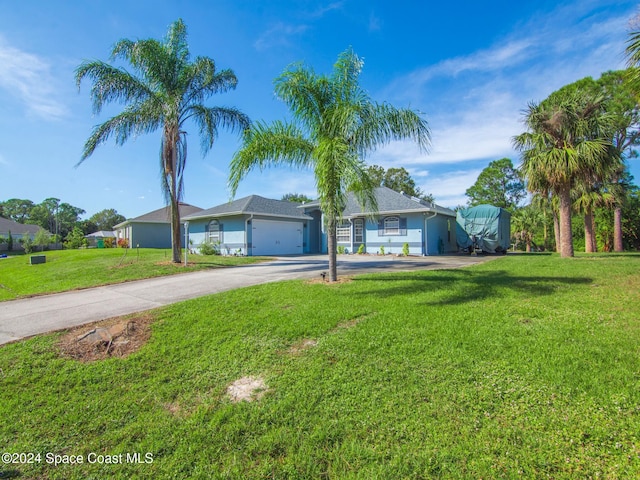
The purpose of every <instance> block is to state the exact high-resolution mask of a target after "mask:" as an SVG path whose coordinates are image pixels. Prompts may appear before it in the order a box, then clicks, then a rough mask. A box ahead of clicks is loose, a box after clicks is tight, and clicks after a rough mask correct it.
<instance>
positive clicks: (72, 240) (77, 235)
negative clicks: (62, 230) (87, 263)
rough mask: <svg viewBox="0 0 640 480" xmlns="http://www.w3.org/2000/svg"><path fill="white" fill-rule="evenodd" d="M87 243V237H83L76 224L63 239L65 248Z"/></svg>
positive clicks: (78, 246)
mask: <svg viewBox="0 0 640 480" xmlns="http://www.w3.org/2000/svg"><path fill="white" fill-rule="evenodd" d="M87 244H88V242H87V239H86V238H84V233H83V232H82V230H80V227H78V226H75V227H73V230H72V231H71V232H69V234H68V235H67V236H66V238H65V239H64V246H65V248H80V247H86V246H87Z"/></svg>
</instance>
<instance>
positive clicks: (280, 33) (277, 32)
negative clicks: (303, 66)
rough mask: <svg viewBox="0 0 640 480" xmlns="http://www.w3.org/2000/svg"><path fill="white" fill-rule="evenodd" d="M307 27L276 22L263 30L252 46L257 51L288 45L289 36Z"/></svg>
mask: <svg viewBox="0 0 640 480" xmlns="http://www.w3.org/2000/svg"><path fill="white" fill-rule="evenodd" d="M308 29H309V26H308V25H288V24H286V23H283V22H278V23H276V24H275V25H273V26H272V27H271V28H269V29H268V30H267V31H266V32H264V33H263V34H262V35H261V36H260V38H258V40H256V41H255V43H254V44H253V46H254V47H255V48H256V50H258V51H264V50H268V49H270V48H273V47H277V46H288V45H290V44H291V38H292V37H296V36H298V35H301V34H303V33H304V32H306V31H307V30H308Z"/></svg>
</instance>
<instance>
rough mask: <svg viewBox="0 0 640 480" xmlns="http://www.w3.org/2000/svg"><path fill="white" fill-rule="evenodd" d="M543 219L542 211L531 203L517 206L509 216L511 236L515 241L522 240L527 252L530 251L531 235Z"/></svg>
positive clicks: (532, 235)
mask: <svg viewBox="0 0 640 480" xmlns="http://www.w3.org/2000/svg"><path fill="white" fill-rule="evenodd" d="M543 221H544V218H543V216H542V212H541V211H540V210H539V209H538V208H536V207H534V206H533V205H527V206H526V207H522V208H519V209H518V210H516V211H515V212H514V213H513V216H512V218H511V228H512V230H513V236H514V237H515V239H516V240H517V241H520V242H524V244H525V251H526V252H527V253H529V252H531V244H532V242H533V237H534V235H535V233H536V230H538V229H539V228H540V225H541V224H542V223H543Z"/></svg>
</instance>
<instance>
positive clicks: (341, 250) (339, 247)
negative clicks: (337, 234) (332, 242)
mask: <svg viewBox="0 0 640 480" xmlns="http://www.w3.org/2000/svg"><path fill="white" fill-rule="evenodd" d="M346 251H347V249H346V248H345V247H344V245H338V253H339V254H340V255H342V254H343V253H344V252H346Z"/></svg>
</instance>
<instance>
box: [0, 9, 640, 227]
mask: <svg viewBox="0 0 640 480" xmlns="http://www.w3.org/2000/svg"><path fill="white" fill-rule="evenodd" d="M0 11H2V15H0V113H1V114H0V131H1V132H2V134H1V135H0V200H7V199H9V198H28V199H30V200H32V201H34V202H36V203H39V202H41V201H42V200H44V199H45V198H47V197H57V198H60V199H61V200H62V201H64V202H68V203H70V204H72V205H75V206H78V207H81V208H83V209H85V210H86V212H87V213H86V215H85V218H87V217H89V216H90V215H92V214H94V213H96V212H98V211H100V210H102V209H105V208H115V209H116V210H117V211H118V212H119V213H121V214H123V215H124V216H126V217H128V218H131V217H135V216H138V215H141V214H143V213H145V212H148V211H151V210H154V209H156V208H160V207H162V206H163V205H164V200H163V196H162V194H161V190H160V177H159V160H158V152H159V148H160V132H157V133H155V134H149V135H145V136H141V137H139V138H137V139H135V140H131V141H129V142H128V143H127V144H126V145H124V146H122V147H118V146H115V144H112V143H109V144H106V145H103V146H101V147H99V148H98V150H97V151H96V152H95V153H94V155H92V156H91V157H90V158H89V159H87V160H86V161H85V162H84V163H83V164H82V165H80V166H79V167H77V168H74V165H75V164H76V163H77V162H78V161H79V159H80V155H81V152H82V147H83V144H84V142H85V140H86V139H87V137H88V136H89V135H90V133H91V130H92V128H93V126H94V125H96V124H98V123H101V122H103V121H104V120H106V119H107V118H108V117H109V116H110V115H113V114H114V113H116V112H118V111H119V108H120V107H119V106H117V105H115V106H113V107H110V108H105V109H104V110H103V112H102V113H101V115H99V116H93V115H92V111H91V103H90V99H89V89H90V84H89V83H84V84H83V85H82V87H81V90H80V92H78V89H77V88H76V86H75V82H74V70H75V68H76V67H77V66H78V65H79V64H80V62H82V61H83V60H86V59H101V60H107V59H108V55H109V52H110V49H111V46H112V45H113V44H114V42H115V41H116V40H118V39H121V38H130V39H135V38H150V37H153V38H157V39H161V38H163V36H164V34H165V33H166V31H167V27H168V26H169V25H170V24H171V23H172V22H173V21H175V20H176V19H177V18H182V19H183V20H184V21H185V23H186V25H187V27H188V32H189V36H188V40H189V45H190V50H191V53H192V55H193V56H196V55H204V56H208V57H211V58H213V59H214V60H215V61H216V64H217V66H218V68H231V69H233V70H234V71H235V73H236V75H237V77H238V80H239V82H238V87H237V89H236V90H235V91H234V92H231V93H227V94H223V95H218V96H215V97H212V98H211V99H210V100H209V102H208V103H209V105H224V106H236V107H238V108H240V109H242V110H243V111H244V112H245V113H246V114H248V115H249V116H250V117H251V118H252V119H253V120H260V119H261V120H266V121H269V120H275V119H285V118H287V115H288V114H287V111H286V109H285V108H284V106H283V105H282V104H281V103H280V102H279V101H278V100H277V99H275V98H274V96H273V79H274V78H275V77H276V76H277V75H278V74H280V73H281V72H282V70H283V69H284V68H285V67H286V66H287V65H288V64H290V63H292V62H297V61H303V62H305V63H307V64H308V65H310V66H312V67H313V68H314V69H315V71H316V72H327V73H328V72H330V70H331V68H332V65H333V63H334V61H335V59H336V57H337V55H338V54H339V53H340V52H341V51H343V50H345V49H346V48H348V47H349V46H351V47H353V49H354V50H355V52H356V53H357V54H358V55H360V56H361V57H363V59H364V62H365V64H364V69H363V72H362V75H361V85H362V86H363V87H364V88H365V89H367V91H368V92H369V94H370V95H371V97H372V98H373V99H374V100H376V101H379V102H382V101H388V102H390V103H392V104H394V105H395V106H397V107H410V108H412V109H415V110H419V111H421V112H424V115H425V117H426V119H427V120H428V122H429V124H430V127H431V130H432V134H433V146H432V148H431V151H430V153H429V154H427V155H425V154H421V153H420V152H419V151H418V150H417V149H416V148H415V146H414V145H412V144H410V143H405V142H397V143H392V144H390V145H388V146H386V147H385V148H382V149H380V150H378V151H376V152H375V153H373V154H372V155H370V156H369V157H368V158H367V159H366V160H367V162H368V163H370V164H378V165H382V166H384V167H385V168H389V167H405V168H406V169H407V170H409V172H410V173H411V174H412V176H413V178H414V179H415V180H416V183H417V184H418V185H419V186H420V188H422V189H423V190H424V191H425V192H429V193H432V194H433V195H434V196H435V198H436V202H437V203H439V204H441V205H444V206H449V207H455V206H456V205H459V204H464V203H466V197H465V196H464V192H465V190H466V189H467V188H468V187H469V186H471V185H472V184H473V183H474V182H475V180H476V179H477V176H478V174H479V173H480V172H481V171H482V169H483V168H485V167H486V166H487V165H488V164H489V162H490V161H492V160H496V159H499V158H502V157H505V156H506V157H510V158H511V159H512V160H513V161H514V164H516V165H517V164H519V158H518V155H517V153H516V152H514V151H513V149H512V146H511V138H512V137H513V136H514V135H516V134H518V133H521V132H522V131H523V125H522V111H523V110H524V109H525V108H526V106H527V104H528V102H531V101H540V100H543V99H544V98H546V97H547V96H548V95H549V94H550V93H551V92H552V91H554V90H556V89H558V88H560V87H561V86H563V85H565V84H567V83H571V82H573V81H575V80H578V79H580V78H583V77H585V76H593V77H594V78H597V77H598V76H599V75H600V73H601V72H604V71H606V70H616V69H621V68H624V56H623V51H624V46H625V41H626V38H627V32H628V28H629V21H630V19H631V18H632V17H633V16H635V15H636V14H637V13H638V11H639V10H638V4H637V3H636V2H632V1H605V0H602V1H590V0H579V1H575V2H556V1H544V0H537V1H522V2H514V1H513V0H510V1H492V2H478V1H458V2H431V1H399V2H389V1H364V0H343V1H333V2H332V1H331V0H327V1H295V2H293V1H269V2H256V1H249V0H228V1H221V0H211V1H165V0H154V1H152V2H150V1H137V0H136V1H131V0H130V1H127V2H125V1H120V0H109V1H101V0H92V1H69V2H67V1H44V0H42V1H35V0H32V1H29V0H26V1H21V2H16V1H5V0H0ZM188 139H189V140H188V141H189V156H188V160H187V172H186V176H185V192H186V193H185V197H184V201H186V202H187V203H190V204H193V205H197V206H200V207H202V208H208V207H212V206H215V205H218V204H220V203H223V202H225V201H227V200H229V192H228V189H227V186H226V179H227V174H228V165H229V161H230V159H231V157H232V156H233V153H234V152H235V151H236V150H237V148H238V146H239V139H238V137H237V136H236V135H233V134H231V133H227V132H221V135H220V137H219V139H218V141H217V142H216V144H215V145H214V147H213V148H212V150H211V151H210V152H209V153H208V155H207V156H206V157H203V156H202V154H201V152H200V142H199V139H198V137H197V132H196V131H195V129H191V132H190V135H189V137H188ZM632 162H634V163H632V173H633V174H634V176H635V177H636V183H638V181H639V179H640V161H638V160H635V161H632ZM289 192H299V193H304V194H306V195H308V196H311V197H314V196H315V186H314V180H313V176H312V175H311V174H310V172H308V171H305V170H288V169H277V170H276V169H272V170H265V171H264V172H259V171H256V172H254V173H252V174H250V175H249V176H248V177H247V179H246V180H245V181H244V182H243V183H242V184H241V186H240V189H239V191H238V193H237V195H236V197H241V196H244V195H249V194H254V193H255V194H258V195H262V196H266V197H270V198H280V197H281V196H282V195H283V194H285V193H289Z"/></svg>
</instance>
